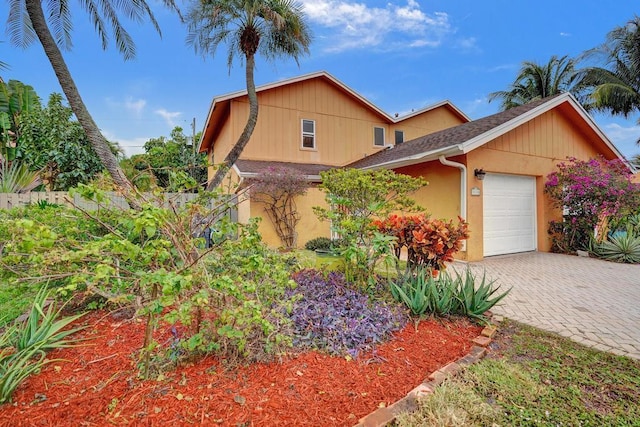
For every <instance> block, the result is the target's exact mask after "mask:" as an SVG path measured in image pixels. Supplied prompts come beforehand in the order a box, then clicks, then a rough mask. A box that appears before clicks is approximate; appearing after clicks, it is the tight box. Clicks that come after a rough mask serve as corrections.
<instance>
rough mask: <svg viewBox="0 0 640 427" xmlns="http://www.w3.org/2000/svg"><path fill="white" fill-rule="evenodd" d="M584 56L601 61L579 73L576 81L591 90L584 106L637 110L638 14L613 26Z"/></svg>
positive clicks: (639, 106) (639, 100)
mask: <svg viewBox="0 0 640 427" xmlns="http://www.w3.org/2000/svg"><path fill="white" fill-rule="evenodd" d="M584 58H585V59H586V60H595V61H596V62H598V63H600V64H603V65H604V67H598V66H592V67H587V68H585V69H584V70H583V71H582V72H581V73H580V84H581V85H582V86H584V87H586V88H589V89H590V90H591V93H590V97H589V102H588V103H587V107H588V108H593V109H596V110H600V111H610V112H611V114H618V115H622V116H624V117H628V116H629V115H630V114H632V113H634V112H640V17H637V16H636V17H634V18H633V19H631V20H630V21H629V22H627V23H626V25H624V26H621V27H616V28H614V29H613V30H612V31H611V32H609V33H608V34H607V39H606V41H605V43H604V44H602V45H601V46H599V47H596V48H594V49H591V50H589V51H587V52H586V53H585V54H584ZM638 123H640V118H639V119H638Z"/></svg>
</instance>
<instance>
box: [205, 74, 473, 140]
mask: <svg viewBox="0 0 640 427" xmlns="http://www.w3.org/2000/svg"><path fill="white" fill-rule="evenodd" d="M312 79H324V80H325V81H327V82H329V83H330V84H332V85H333V86H334V87H336V88H338V89H339V90H340V91H342V92H343V93H345V94H347V95H348V96H350V97H351V98H353V99H355V100H356V101H357V102H359V103H360V104H362V105H363V106H364V107H365V108H367V109H369V110H371V111H373V112H375V113H376V114H378V115H379V116H381V117H382V118H383V119H384V120H386V121H387V122H389V123H399V122H402V121H403V120H406V119H408V118H411V117H414V116H417V115H419V114H422V113H424V112H427V111H430V110H434V109H436V108H439V107H445V108H448V109H449V110H451V111H452V112H453V114H455V115H456V116H458V117H460V119H462V120H463V121H465V122H468V121H471V119H470V118H469V117H468V116H467V115H466V114H465V113H463V112H462V110H460V109H459V108H458V107H456V106H455V105H453V104H452V103H451V102H450V101H449V100H444V101H441V102H438V103H436V104H433V105H429V106H426V107H424V108H421V109H419V110H416V111H412V112H411V113H409V114H406V115H403V116H397V117H396V115H394V116H391V115H390V114H388V113H387V112H385V111H383V110H382V109H381V108H379V107H378V106H376V105H375V104H373V103H372V102H371V101H369V100H368V99H366V98H365V97H364V96H362V95H360V94H359V93H358V92H356V91H355V90H353V89H351V88H350V87H349V86H347V85H346V84H344V83H342V82H341V81H340V80H338V79H337V78H335V77H334V76H332V75H331V74H329V73H328V72H326V71H318V72H315V73H310V74H304V75H301V76H298V77H293V78H290V79H285V80H280V81H278V82H274V83H269V84H266V85H261V86H258V87H256V92H257V93H260V92H264V91H267V90H270V89H275V88H278V87H281V86H286V85H291V84H295V83H298V82H303V81H307V80H312ZM243 96H247V90H246V89H245V90H241V91H237V92H230V93H227V94H224V95H219V96H216V97H214V98H213V100H212V101H211V106H210V107H209V113H208V114H207V120H206V122H205V124H204V130H203V132H202V137H201V138H200V143H199V146H200V149H199V150H200V152H204V151H207V149H208V148H209V146H204V142H205V141H209V140H211V139H213V138H208V136H209V135H211V134H212V133H214V132H215V129H214V128H215V126H216V124H217V122H218V121H220V120H223V118H224V117H225V111H226V108H225V107H226V106H228V104H229V103H230V102H231V101H232V100H233V99H236V98H240V97H243Z"/></svg>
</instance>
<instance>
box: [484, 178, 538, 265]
mask: <svg viewBox="0 0 640 427" xmlns="http://www.w3.org/2000/svg"><path fill="white" fill-rule="evenodd" d="M482 186H483V190H484V197H483V218H484V219H483V227H484V239H483V241H484V256H491V255H504V254H512V253H517V252H527V251H534V250H536V180H535V177H532V176H520V175H501V174H487V175H486V176H485V179H484V181H483V185H482Z"/></svg>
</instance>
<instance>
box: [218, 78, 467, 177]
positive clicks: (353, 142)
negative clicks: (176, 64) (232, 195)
mask: <svg viewBox="0 0 640 427" xmlns="http://www.w3.org/2000/svg"><path fill="white" fill-rule="evenodd" d="M258 100H259V106H260V107H259V108H260V109H259V115H258V123H257V125H256V128H255V130H254V132H253V135H252V137H251V140H250V141H249V143H248V145H247V146H246V147H245V150H244V152H243V153H242V155H241V158H243V159H248V160H266V161H269V160H271V161H285V162H294V163H320V164H327V165H335V166H343V165H345V164H348V163H350V162H353V161H355V160H357V159H360V158H362V157H364V156H367V155H370V154H373V153H375V152H376V151H378V150H380V149H381V147H376V146H374V143H373V141H374V136H373V132H374V127H382V128H384V129H385V143H386V144H393V143H394V141H395V130H402V131H403V132H404V140H405V141H409V140H411V139H414V138H417V137H419V136H422V135H425V134H427V133H431V132H434V131H437V130H441V129H444V128H447V127H451V126H455V125H457V124H460V123H462V122H463V119H462V118H461V117H460V116H459V115H458V114H456V113H454V112H453V111H452V110H451V109H450V108H448V107H445V106H441V107H437V108H434V109H433V110H428V111H425V112H424V113H422V114H418V115H416V116H412V117H409V118H408V119H407V120H403V121H400V122H399V123H393V122H392V121H390V120H389V118H388V117H387V116H385V115H384V114H381V113H380V112H379V111H376V110H375V109H374V108H372V107H371V106H368V105H366V104H364V103H363V102H362V100H360V99H357V98H355V97H354V96H353V95H352V94H350V93H348V92H346V91H344V90H343V89H341V88H339V87H337V86H336V85H334V84H333V83H331V82H330V81H328V80H326V79H322V78H315V79H310V80H304V81H300V82H296V83H292V84H288V85H282V86H278V87H275V88H271V89H268V90H265V91H261V92H259V93H258ZM227 104H229V105H230V106H229V114H228V115H224V114H219V117H221V120H220V122H218V123H217V124H216V126H217V127H218V128H217V130H216V133H215V135H216V137H215V140H214V156H213V162H214V163H220V162H221V161H222V160H223V159H224V156H225V155H226V153H228V152H229V150H230V149H231V147H232V146H233V144H235V142H236V139H237V137H238V136H239V135H240V134H241V133H242V130H243V129H244V125H245V123H246V120H247V117H248V114H249V104H248V98H247V97H246V96H240V97H237V98H233V99H231V100H229V101H225V102H224V103H221V104H220V108H225V106H226V105H227ZM303 119H307V120H313V121H315V136H316V147H315V149H306V148H303V147H302V129H301V126H302V120H303Z"/></svg>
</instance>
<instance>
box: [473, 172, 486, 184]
mask: <svg viewBox="0 0 640 427" xmlns="http://www.w3.org/2000/svg"><path fill="white" fill-rule="evenodd" d="M485 175H487V173H486V172H485V171H484V169H474V170H473V176H475V177H476V178H477V179H478V181H482V180H483V179H484V177H485Z"/></svg>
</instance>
